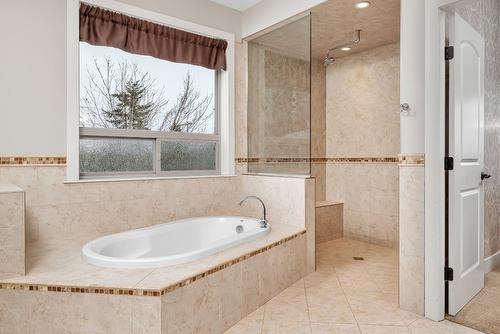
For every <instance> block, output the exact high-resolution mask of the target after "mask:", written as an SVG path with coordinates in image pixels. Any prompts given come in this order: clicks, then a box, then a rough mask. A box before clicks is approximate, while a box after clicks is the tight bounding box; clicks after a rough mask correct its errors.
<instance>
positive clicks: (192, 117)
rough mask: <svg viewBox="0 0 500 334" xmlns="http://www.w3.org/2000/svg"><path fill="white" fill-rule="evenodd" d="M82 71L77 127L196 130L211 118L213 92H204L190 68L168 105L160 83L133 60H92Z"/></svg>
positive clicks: (205, 126) (200, 129)
mask: <svg viewBox="0 0 500 334" xmlns="http://www.w3.org/2000/svg"><path fill="white" fill-rule="evenodd" d="M86 72H87V80H86V82H84V83H83V84H82V87H81V98H80V125H81V126H82V127H90V128H115V129H138V130H157V131H177V132H191V133H196V132H204V131H205V130H206V129H207V126H208V123H209V121H211V120H213V115H214V108H213V103H212V102H213V94H209V95H206V96H203V95H202V94H201V93H200V91H199V90H197V89H196V87H195V86H194V83H193V79H192V76H191V74H190V72H186V75H185V77H184V84H183V89H182V91H181V92H180V93H179V95H178V97H177V99H176V101H175V102H173V105H171V104H170V101H169V100H168V99H167V98H166V97H165V87H164V86H160V85H159V84H158V82H157V80H156V79H155V78H153V77H152V75H151V73H149V72H147V71H143V70H141V68H140V67H139V66H138V65H137V64H136V63H131V62H127V61H121V62H115V61H113V60H112V59H110V58H106V59H104V60H102V61H101V62H99V61H98V60H97V59H95V58H94V61H93V63H92V64H91V65H88V66H87V67H86ZM165 84H166V85H168V78H166V83H165Z"/></svg>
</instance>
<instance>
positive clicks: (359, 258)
mask: <svg viewBox="0 0 500 334" xmlns="http://www.w3.org/2000/svg"><path fill="white" fill-rule="evenodd" d="M353 259H354V260H355V261H364V260H365V259H364V258H363V257H361V256H354V257H353Z"/></svg>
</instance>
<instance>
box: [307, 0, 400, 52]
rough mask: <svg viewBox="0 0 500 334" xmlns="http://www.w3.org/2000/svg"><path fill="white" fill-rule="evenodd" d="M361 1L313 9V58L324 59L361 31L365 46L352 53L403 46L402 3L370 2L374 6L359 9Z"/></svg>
mask: <svg viewBox="0 0 500 334" xmlns="http://www.w3.org/2000/svg"><path fill="white" fill-rule="evenodd" d="M357 2H358V1H357V0H329V1H327V2H325V3H323V4H321V5H319V6H316V7H314V8H313V9H312V32H311V36H312V37H311V38H312V40H311V55H312V57H313V58H317V59H323V58H324V57H325V54H326V51H327V50H328V49H329V48H333V47H336V46H339V45H342V44H345V43H347V42H350V41H352V40H354V39H355V37H356V35H355V30H356V29H361V42H360V43H359V44H357V45H355V46H353V47H352V50H351V51H348V52H337V53H335V54H334V57H342V56H345V55H348V54H352V53H356V52H361V51H364V50H367V49H371V48H375V47H377V46H381V45H385V44H389V43H395V42H399V30H400V28H399V16H400V0H370V3H371V6H369V7H368V8H363V9H358V8H356V7H354V5H355V4H356V3H357Z"/></svg>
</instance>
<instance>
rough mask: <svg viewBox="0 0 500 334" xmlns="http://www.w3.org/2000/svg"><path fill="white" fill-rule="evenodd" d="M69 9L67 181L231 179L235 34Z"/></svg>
mask: <svg viewBox="0 0 500 334" xmlns="http://www.w3.org/2000/svg"><path fill="white" fill-rule="evenodd" d="M70 2H73V3H72V5H68V18H69V19H68V171H67V174H68V177H67V178H68V180H69V181H74V180H77V179H100V178H120V179H123V178H128V177H130V178H137V177H168V176H192V175H195V176H196V175H199V176H204V175H207V176H208V175H210V176H212V175H218V174H222V175H230V174H233V173H234V153H233V150H232V149H231V148H232V147H233V146H234V144H233V142H234V134H233V132H234V130H233V129H234V126H233V124H232V120H233V116H232V113H233V110H232V109H233V108H232V101H233V88H232V86H233V59H232V57H233V50H234V37H233V35H232V34H228V33H224V32H220V31H216V30H214V29H211V28H206V27H202V26H199V25H196V24H193V23H189V22H185V21H182V20H178V19H174V18H170V17H168V16H164V15H161V14H158V13H153V12H149V11H146V10H142V9H139V8H136V7H133V6H128V5H125V4H122V3H119V2H115V1H111V0H93V1H90V2H91V3H94V2H95V3H96V4H87V3H79V2H78V1H74V0H71V1H70ZM75 11H76V13H75ZM70 12H71V15H70ZM75 20H76V31H75V22H74V21H75ZM70 22H72V23H70ZM75 33H76V34H77V35H76V34H75ZM75 39H77V40H75ZM70 41H71V42H70ZM75 43H76V44H77V46H76V48H75ZM75 54H76V57H75V58H76V59H75V58H73V57H71V55H75ZM70 60H73V61H70ZM75 70H76V73H75ZM75 80H76V85H75V83H74V81H75ZM72 93H74V94H72ZM75 109H77V110H78V112H77V113H76V112H75Z"/></svg>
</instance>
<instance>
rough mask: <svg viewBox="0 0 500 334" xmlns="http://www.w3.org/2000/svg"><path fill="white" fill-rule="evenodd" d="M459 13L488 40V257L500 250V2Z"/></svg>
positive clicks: (471, 0) (465, 5)
mask: <svg viewBox="0 0 500 334" xmlns="http://www.w3.org/2000/svg"><path fill="white" fill-rule="evenodd" d="M455 10H456V12H457V13H458V14H459V15H460V16H462V17H463V18H464V19H465V20H466V21H467V22H469V23H470V24H471V25H472V26H473V27H474V29H476V30H477V31H478V32H479V33H480V34H481V35H482V36H483V37H484V39H485V42H486V53H485V55H486V59H485V80H484V91H485V96H484V121H485V127H484V129H485V138H484V159H485V161H484V163H485V170H486V172H487V173H489V174H491V175H492V176H493V177H492V178H491V179H489V180H487V181H485V182H484V190H485V196H484V202H485V212H484V233H485V235H484V253H485V254H484V255H485V256H486V257H488V256H491V255H494V254H495V253H497V252H499V251H500V127H499V124H500V2H499V1H498V0H467V1H460V2H459V3H458V4H457V5H456V7H455Z"/></svg>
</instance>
